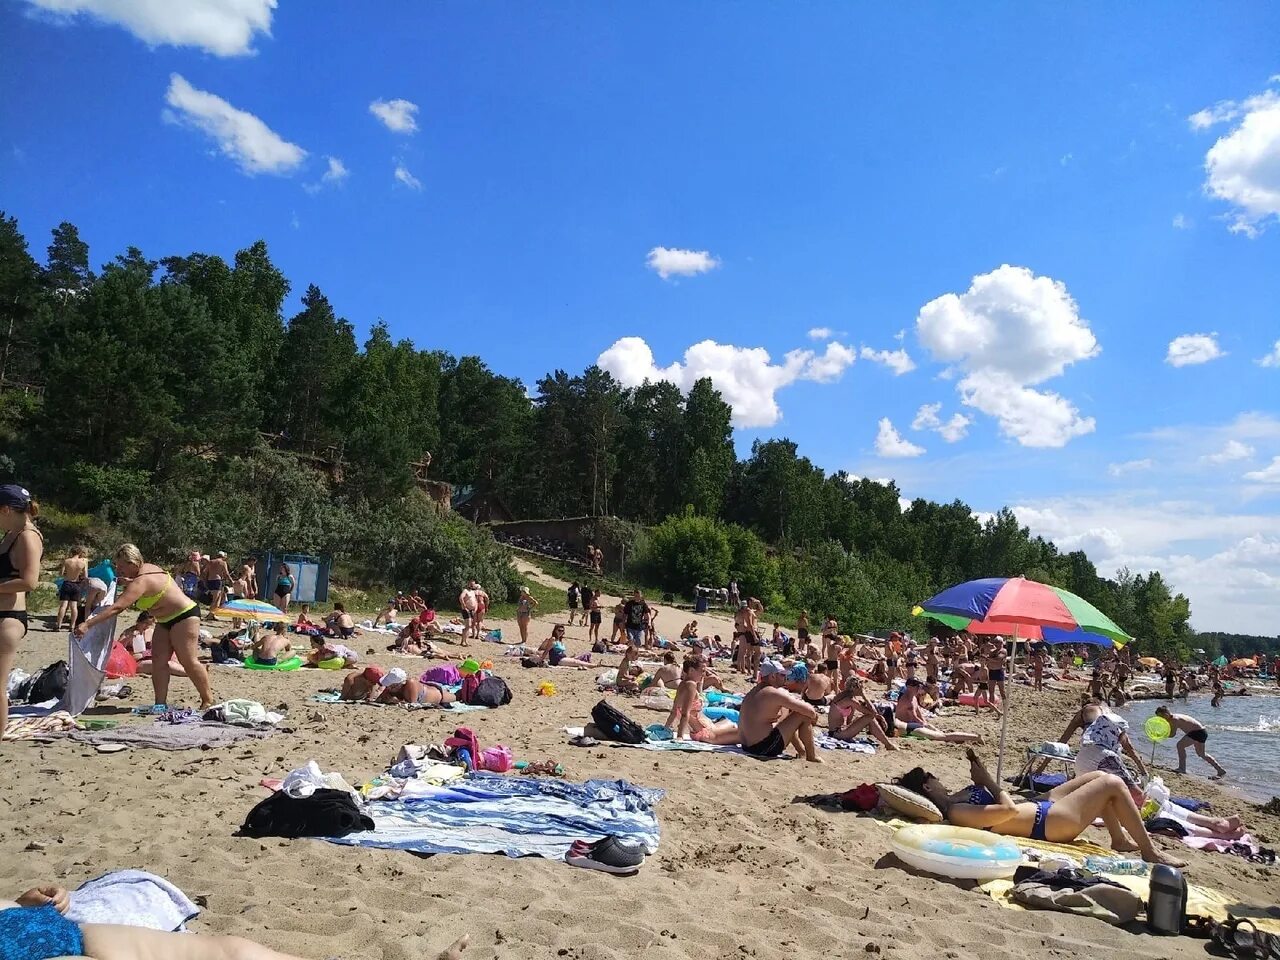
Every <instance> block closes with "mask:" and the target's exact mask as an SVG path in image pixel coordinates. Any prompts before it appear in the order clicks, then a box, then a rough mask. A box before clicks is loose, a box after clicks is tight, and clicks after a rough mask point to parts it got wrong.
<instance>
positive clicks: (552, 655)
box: [533, 623, 593, 670]
mask: <svg viewBox="0 0 1280 960" xmlns="http://www.w3.org/2000/svg"><path fill="white" fill-rule="evenodd" d="M533 657H534V659H536V660H539V661H541V664H542V665H543V666H549V667H577V668H578V669H579V670H586V669H587V668H588V667H590V666H592V665H593V664H592V663H591V661H590V660H580V659H579V658H577V657H571V656H569V654H568V651H567V650H566V649H565V645H564V624H563V623H557V624H556V625H555V626H554V627H552V628H551V636H549V637H547V639H545V640H543V641H542V643H541V644H540V645H539V646H538V650H537V652H536V653H534V655H533Z"/></svg>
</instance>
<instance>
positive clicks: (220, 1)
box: [27, 0, 276, 57]
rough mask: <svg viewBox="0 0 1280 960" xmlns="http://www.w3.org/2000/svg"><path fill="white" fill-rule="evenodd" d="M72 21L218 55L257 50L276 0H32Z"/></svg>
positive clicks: (268, 29) (267, 30)
mask: <svg viewBox="0 0 1280 960" xmlns="http://www.w3.org/2000/svg"><path fill="white" fill-rule="evenodd" d="M27 2H28V3H30V4H32V5H33V6H35V7H37V8H39V9H40V10H45V11H48V12H50V13H54V14H57V15H60V16H63V17H65V18H66V19H67V20H70V19H72V18H74V17H76V16H78V15H80V14H85V15H88V16H90V17H94V18H96V19H98V20H102V21H105V22H107V23H114V24H117V25H119V26H121V27H124V28H125V29H126V30H128V31H129V32H130V33H132V34H133V35H134V36H135V37H137V38H138V39H139V40H141V41H143V42H144V43H146V44H148V45H150V46H159V45H162V44H164V45H168V46H174V47H199V48H200V49H202V50H205V51H207V52H209V53H212V54H214V55H215V56H219V57H239V56H244V55H246V54H250V53H253V52H254V50H253V38H254V35H255V34H258V33H262V34H264V35H266V36H270V34H271V15H272V11H273V10H275V8H276V0H27Z"/></svg>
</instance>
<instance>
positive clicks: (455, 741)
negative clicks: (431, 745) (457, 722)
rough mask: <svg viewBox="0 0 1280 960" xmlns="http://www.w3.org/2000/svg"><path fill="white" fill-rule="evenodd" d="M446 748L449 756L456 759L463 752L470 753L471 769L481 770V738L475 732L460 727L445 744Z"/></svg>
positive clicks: (468, 728)
mask: <svg viewBox="0 0 1280 960" xmlns="http://www.w3.org/2000/svg"><path fill="white" fill-rule="evenodd" d="M444 748H445V749H446V750H448V751H449V756H451V757H456V756H457V755H458V753H459V752H460V751H462V750H467V751H469V753H468V758H469V759H470V761H471V763H470V768H471V769H472V770H476V769H479V767H480V764H481V763H482V760H481V757H480V738H479V737H477V736H476V734H475V731H474V730H472V729H471V728H470V727H458V729H457V730H455V731H453V736H451V737H449V738H448V739H447V740H445V742H444Z"/></svg>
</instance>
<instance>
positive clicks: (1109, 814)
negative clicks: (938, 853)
mask: <svg viewBox="0 0 1280 960" xmlns="http://www.w3.org/2000/svg"><path fill="white" fill-rule="evenodd" d="M968 757H969V775H970V777H972V779H973V783H972V784H970V785H969V786H967V787H965V788H964V789H963V790H959V791H955V792H951V791H949V790H947V788H946V787H945V786H944V785H943V784H942V781H940V780H939V779H938V778H937V777H935V776H934V775H933V774H931V773H929V772H928V771H926V770H925V769H924V768H923V767H916V768H915V769H913V770H910V771H908V772H907V773H906V774H905V775H903V776H902V777H901V778H900V779H899V780H898V782H899V783H900V784H902V786H904V787H906V788H907V789H908V790H914V791H915V792H916V793H922V794H924V795H925V796H926V797H928V798H929V799H930V800H932V801H933V802H934V803H935V804H936V805H937V807H938V809H939V810H941V811H942V815H943V816H944V817H945V818H946V819H947V821H948V822H950V823H953V824H955V825H956V826H958V827H976V828H978V829H980V830H990V831H991V832H992V833H999V834H1002V835H1003V836H1006V837H1030V838H1031V839H1033V840H1046V841H1048V842H1049V843H1070V842H1071V841H1072V840H1074V839H1076V838H1077V837H1078V836H1080V834H1082V833H1084V831H1085V828H1086V827H1088V826H1089V825H1090V824H1092V823H1093V821H1094V820H1096V819H1097V818H1098V817H1101V818H1102V820H1103V822H1104V823H1105V824H1106V826H1107V832H1108V833H1110V834H1111V846H1112V848H1113V849H1114V850H1115V851H1116V852H1117V853H1129V852H1133V851H1137V852H1138V853H1140V854H1141V855H1142V859H1143V860H1146V861H1147V862H1148V863H1167V864H1169V866H1172V867H1184V866H1186V861H1184V860H1179V859H1177V858H1176V857H1171V856H1169V855H1168V854H1166V853H1164V852H1163V851H1161V850H1157V849H1156V846H1155V844H1153V843H1152V842H1151V836H1150V834H1148V833H1147V828H1146V827H1144V826H1143V824H1142V816H1141V815H1140V814H1139V813H1138V808H1137V807H1136V806H1134V804H1133V798H1132V797H1130V796H1129V791H1128V789H1127V788H1126V787H1125V785H1124V781H1123V780H1121V779H1120V778H1119V777H1115V776H1112V775H1111V774H1109V773H1101V772H1096V771H1095V772H1094V773H1086V774H1085V775H1084V776H1081V777H1076V778H1075V779H1074V780H1068V781H1067V782H1066V783H1064V784H1063V785H1062V786H1060V787H1055V788H1054V789H1053V790H1050V791H1049V796H1048V799H1047V800H1040V801H1023V802H1021V803H1019V802H1016V801H1015V800H1014V799H1013V798H1012V797H1010V796H1009V794H1008V793H1006V792H1005V791H1004V790H1002V789H1001V788H1000V785H999V784H997V783H996V782H995V778H994V777H992V776H991V774H990V773H988V772H987V768H986V767H985V766H983V764H982V761H981V760H980V759H978V755H977V754H976V753H974V752H973V750H972V749H970V750H969V751H968ZM1126 834H1127V835H1126Z"/></svg>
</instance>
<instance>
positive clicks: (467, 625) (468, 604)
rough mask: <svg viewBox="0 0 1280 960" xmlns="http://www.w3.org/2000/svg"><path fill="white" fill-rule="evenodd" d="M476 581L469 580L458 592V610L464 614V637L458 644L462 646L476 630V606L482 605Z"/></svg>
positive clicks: (465, 644)
mask: <svg viewBox="0 0 1280 960" xmlns="http://www.w3.org/2000/svg"><path fill="white" fill-rule="evenodd" d="M475 583H476V582H475V581H474V580H470V581H468V582H467V585H466V586H465V587H463V588H462V592H461V593H459V594H458V610H459V611H460V612H461V614H462V639H461V640H460V641H459V644H458V645H459V646H462V647H465V646H467V645H468V643H467V641H468V640H469V639H470V638H471V635H472V633H473V631H474V624H475V619H476V608H477V607H479V606H480V601H479V600H478V599H477V598H476V589H475Z"/></svg>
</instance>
